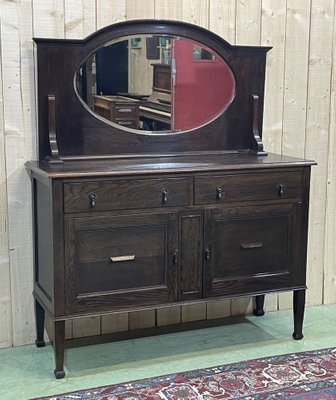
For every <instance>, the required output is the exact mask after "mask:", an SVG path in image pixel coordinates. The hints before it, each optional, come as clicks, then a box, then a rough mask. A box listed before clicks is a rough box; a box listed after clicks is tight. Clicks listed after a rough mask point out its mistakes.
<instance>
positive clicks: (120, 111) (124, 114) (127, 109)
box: [115, 104, 138, 119]
mask: <svg viewBox="0 0 336 400" xmlns="http://www.w3.org/2000/svg"><path fill="white" fill-rule="evenodd" d="M137 111H138V105H130V104H125V105H122V104H117V105H116V106H115V118H126V119H130V118H136V117H137Z"/></svg>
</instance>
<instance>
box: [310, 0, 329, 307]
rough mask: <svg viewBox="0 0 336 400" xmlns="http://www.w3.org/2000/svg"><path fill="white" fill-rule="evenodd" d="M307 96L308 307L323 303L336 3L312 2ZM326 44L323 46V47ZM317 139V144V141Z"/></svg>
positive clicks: (326, 0)
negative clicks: (311, 162)
mask: <svg viewBox="0 0 336 400" xmlns="http://www.w3.org/2000/svg"><path fill="white" fill-rule="evenodd" d="M311 7H312V8H311V22H310V42H309V65H308V96H307V108H308V110H309V113H307V121H306V142H305V156H307V157H310V156H311V155H314V159H315V160H316V161H317V163H318V165H317V166H316V168H314V169H313V171H312V178H311V179H312V180H311V197H312V198H313V199H315V201H312V202H311V203H310V217H309V221H310V232H309V240H308V243H309V245H308V260H309V261H308V269H307V277H308V282H307V285H308V288H310V290H308V292H307V304H309V305H317V304H321V303H322V301H323V300H322V299H323V272H324V270H323V268H316V265H323V263H324V249H325V246H324V242H325V237H324V235H325V210H326V189H327V173H328V151H329V146H330V143H329V110H330V81H331V65H332V45H333V28H334V26H333V21H334V8H335V2H334V0H318V1H317V0H313V1H312V6H311ZM321 43H323V46H321ZM316 137H318V140H316Z"/></svg>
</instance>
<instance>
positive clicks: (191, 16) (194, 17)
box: [182, 0, 210, 28]
mask: <svg viewBox="0 0 336 400" xmlns="http://www.w3.org/2000/svg"><path fill="white" fill-rule="evenodd" d="M209 3H210V0H183V1H182V5H183V9H182V17H183V21H185V22H190V23H192V24H196V25H200V26H203V27H204V28H208V26H209Z"/></svg>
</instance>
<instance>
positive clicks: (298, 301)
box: [293, 289, 306, 340]
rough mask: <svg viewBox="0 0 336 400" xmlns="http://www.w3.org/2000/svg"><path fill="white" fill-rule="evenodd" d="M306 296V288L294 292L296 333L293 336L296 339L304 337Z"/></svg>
mask: <svg viewBox="0 0 336 400" xmlns="http://www.w3.org/2000/svg"><path fill="white" fill-rule="evenodd" d="M305 297H306V290H305V289H303V290H295V291H294V292H293V313H294V333H293V338H294V339H295V340H301V339H302V338H303V334H302V326H303V317H304V310H305Z"/></svg>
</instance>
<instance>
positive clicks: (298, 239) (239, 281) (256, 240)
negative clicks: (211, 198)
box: [203, 203, 306, 296]
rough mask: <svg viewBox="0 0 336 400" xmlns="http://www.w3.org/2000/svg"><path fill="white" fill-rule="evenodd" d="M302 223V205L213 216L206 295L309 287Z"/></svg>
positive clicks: (234, 210) (229, 210) (208, 222)
mask: <svg viewBox="0 0 336 400" xmlns="http://www.w3.org/2000/svg"><path fill="white" fill-rule="evenodd" d="M302 221H303V220H302V204H301V203H291V204H279V205H276V206H274V205H272V206H271V205H270V206H253V207H237V208H223V209H214V210H211V211H208V214H207V218H206V223H205V225H206V226H205V235H206V236H205V260H204V275H203V277H204V296H221V295H223V296H224V295H240V294H245V295H246V294H249V293H250V294H253V293H263V292H266V291H268V292H269V291H272V290H274V291H276V290H280V289H281V290H286V289H291V288H295V287H297V288H298V287H304V286H305V265H304V264H305V257H304V255H303V254H304V252H305V248H306V244H305V235H303V234H301V233H302Z"/></svg>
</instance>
